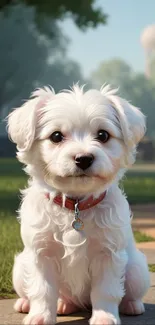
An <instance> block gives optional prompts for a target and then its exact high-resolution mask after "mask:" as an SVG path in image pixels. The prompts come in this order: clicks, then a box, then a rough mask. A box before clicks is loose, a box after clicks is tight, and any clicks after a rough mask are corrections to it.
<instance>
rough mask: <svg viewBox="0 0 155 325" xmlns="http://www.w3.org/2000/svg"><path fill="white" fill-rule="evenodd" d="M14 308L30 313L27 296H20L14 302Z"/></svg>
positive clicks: (20, 311)
mask: <svg viewBox="0 0 155 325" xmlns="http://www.w3.org/2000/svg"><path fill="white" fill-rule="evenodd" d="M14 309H15V310H16V311H18V313H28V312H29V309H30V304H29V301H28V299H26V298H18V299H17V300H16V302H15V304H14Z"/></svg>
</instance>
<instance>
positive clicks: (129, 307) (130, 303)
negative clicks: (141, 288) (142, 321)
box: [120, 299, 145, 316]
mask: <svg viewBox="0 0 155 325" xmlns="http://www.w3.org/2000/svg"><path fill="white" fill-rule="evenodd" d="M120 312H121V313H122V314H124V315H132V316H133V315H141V314H143V313H144V312H145V307H144V304H143V303H142V301H141V300H127V301H126V300H125V299H124V300H122V302H121V305H120Z"/></svg>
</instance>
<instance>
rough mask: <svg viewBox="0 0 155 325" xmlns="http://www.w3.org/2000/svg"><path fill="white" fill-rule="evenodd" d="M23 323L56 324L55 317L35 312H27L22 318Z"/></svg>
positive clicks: (35, 324)
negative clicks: (33, 313)
mask: <svg viewBox="0 0 155 325" xmlns="http://www.w3.org/2000/svg"><path fill="white" fill-rule="evenodd" d="M23 324H24V325H53V324H56V318H53V317H52V315H50V314H49V313H48V314H45V315H44V314H37V315H31V313H30V314H28V315H27V316H26V317H25V318H24V320H23Z"/></svg>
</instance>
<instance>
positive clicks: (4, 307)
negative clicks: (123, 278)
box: [0, 204, 155, 325]
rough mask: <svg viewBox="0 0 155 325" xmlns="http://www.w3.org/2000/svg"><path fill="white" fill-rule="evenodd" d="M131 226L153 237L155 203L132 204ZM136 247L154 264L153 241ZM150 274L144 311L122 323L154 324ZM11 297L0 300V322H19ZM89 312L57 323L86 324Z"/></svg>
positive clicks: (154, 277)
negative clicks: (132, 217)
mask: <svg viewBox="0 0 155 325" xmlns="http://www.w3.org/2000/svg"><path fill="white" fill-rule="evenodd" d="M133 212H134V219H133V228H134V229H137V230H139V231H142V232H143V233H146V234H147V235H150V236H152V237H154V238H155V204H154V205H151V206H150V205H149V206H143V207H142V206H134V207H133ZM137 247H138V248H139V249H140V250H141V251H143V252H144V253H145V254H146V256H147V260H148V264H155V241H154V242H148V243H147V242H146V243H139V244H137ZM150 275H151V288H150V289H149V291H148V293H147V294H146V296H145V297H144V303H145V308H146V311H145V313H144V314H143V315H140V316H136V317H135V316H121V320H122V325H155V273H150ZM13 304H14V300H13V299H3V300H0V324H4V325H15V324H17V325H18V324H21V323H22V319H23V314H18V313H15V312H14V310H13ZM89 318H90V314H89V313H83V312H82V313H78V314H75V315H71V316H66V317H58V319H57V322H58V324H61V323H62V324H63V325H86V324H87V325H88V319H89Z"/></svg>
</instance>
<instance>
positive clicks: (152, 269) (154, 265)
mask: <svg viewBox="0 0 155 325" xmlns="http://www.w3.org/2000/svg"><path fill="white" fill-rule="evenodd" d="M149 271H150V272H155V264H149Z"/></svg>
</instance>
